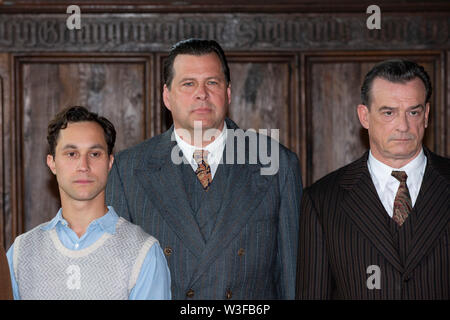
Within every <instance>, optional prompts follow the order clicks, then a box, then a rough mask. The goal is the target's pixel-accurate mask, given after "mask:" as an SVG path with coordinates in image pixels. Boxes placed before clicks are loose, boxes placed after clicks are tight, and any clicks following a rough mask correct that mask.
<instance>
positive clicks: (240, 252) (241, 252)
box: [238, 248, 245, 257]
mask: <svg viewBox="0 0 450 320" xmlns="http://www.w3.org/2000/svg"><path fill="white" fill-rule="evenodd" d="M244 253H245V250H244V249H243V248H240V249H239V250H238V256H239V257H242V256H243V255H244Z"/></svg>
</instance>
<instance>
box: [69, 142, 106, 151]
mask: <svg viewBox="0 0 450 320" xmlns="http://www.w3.org/2000/svg"><path fill="white" fill-rule="evenodd" d="M62 149H63V150H67V149H78V147H77V146H76V145H74V144H66V145H65V146H64V147H63V148H62ZM89 149H102V150H105V147H104V146H103V145H101V144H99V143H96V144H94V145H92V146H90V147H89Z"/></svg>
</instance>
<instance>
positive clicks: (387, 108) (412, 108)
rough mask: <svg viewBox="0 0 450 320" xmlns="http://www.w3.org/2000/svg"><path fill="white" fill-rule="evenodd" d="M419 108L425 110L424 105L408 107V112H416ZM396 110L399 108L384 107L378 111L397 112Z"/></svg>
mask: <svg viewBox="0 0 450 320" xmlns="http://www.w3.org/2000/svg"><path fill="white" fill-rule="evenodd" d="M418 108H422V109H424V106H423V105H422V104H418V105H416V106H411V107H408V109H407V110H414V109H418ZM396 109H398V108H397V107H389V106H382V107H380V108H379V109H378V110H381V111H384V110H396Z"/></svg>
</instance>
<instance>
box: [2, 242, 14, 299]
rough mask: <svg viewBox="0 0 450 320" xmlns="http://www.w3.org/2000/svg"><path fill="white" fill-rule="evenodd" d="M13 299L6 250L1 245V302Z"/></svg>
mask: <svg viewBox="0 0 450 320" xmlns="http://www.w3.org/2000/svg"><path fill="white" fill-rule="evenodd" d="M6 299H12V291H11V279H10V277H9V267H8V261H7V260H6V254H5V250H4V249H3V246H2V245H0V300H6Z"/></svg>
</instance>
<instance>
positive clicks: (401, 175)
mask: <svg viewBox="0 0 450 320" xmlns="http://www.w3.org/2000/svg"><path fill="white" fill-rule="evenodd" d="M391 175H392V176H393V177H394V178H396V179H397V180H398V181H400V186H399V187H398V190H397V194H396V195H395V199H394V214H393V217H392V218H393V219H394V221H395V222H397V224H398V225H399V226H401V225H402V224H403V223H404V222H405V220H406V218H407V217H408V215H409V214H410V212H411V210H412V204H411V196H410V195H409V190H408V186H407V185H406V179H407V178H408V175H407V174H406V172H405V171H392V173H391Z"/></svg>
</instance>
